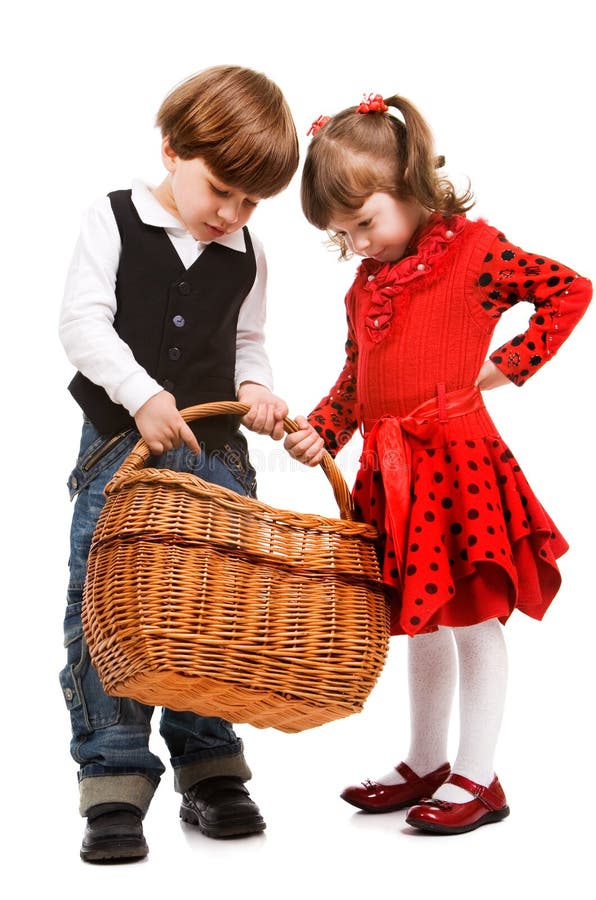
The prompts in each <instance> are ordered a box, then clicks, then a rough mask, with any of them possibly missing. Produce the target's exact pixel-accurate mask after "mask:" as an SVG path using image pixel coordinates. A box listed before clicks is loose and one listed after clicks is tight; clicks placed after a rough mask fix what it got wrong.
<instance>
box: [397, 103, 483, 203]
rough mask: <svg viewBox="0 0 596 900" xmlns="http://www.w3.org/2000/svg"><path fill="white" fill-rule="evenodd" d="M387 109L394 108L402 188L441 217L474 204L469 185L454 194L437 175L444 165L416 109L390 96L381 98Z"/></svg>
mask: <svg viewBox="0 0 596 900" xmlns="http://www.w3.org/2000/svg"><path fill="white" fill-rule="evenodd" d="M385 103H386V104H387V106H388V107H390V108H393V109H396V110H397V111H398V112H399V113H400V115H401V117H402V118H401V119H400V118H398V117H397V116H395V117H394V121H395V129H396V132H397V136H398V140H397V147H398V150H397V155H398V164H399V169H400V171H401V173H402V174H401V178H402V189H403V191H404V193H405V195H406V196H411V197H414V198H415V199H416V200H417V201H418V202H419V203H420V204H421V205H422V206H424V207H425V208H426V209H430V210H432V211H433V212H442V213H444V214H445V215H453V214H454V213H465V212H467V211H468V210H469V209H470V208H471V207H472V206H473V204H474V201H473V194H472V191H471V190H470V188H469V186H468V188H467V190H466V191H464V192H463V193H462V194H460V195H458V194H457V192H456V190H455V187H454V186H453V184H452V183H451V182H450V181H449V180H448V179H447V178H445V177H442V176H440V175H438V174H437V169H441V168H442V167H443V166H444V165H445V157H444V156H436V155H435V151H434V141H433V136H432V133H431V130H430V128H429V126H428V124H427V122H426V120H425V119H424V118H423V116H422V115H421V114H420V113H419V111H418V110H417V108H416V107H415V106H414V104H413V103H410V101H409V100H406V99H405V97H401V96H400V95H399V94H394V95H393V96H392V97H387V98H385Z"/></svg>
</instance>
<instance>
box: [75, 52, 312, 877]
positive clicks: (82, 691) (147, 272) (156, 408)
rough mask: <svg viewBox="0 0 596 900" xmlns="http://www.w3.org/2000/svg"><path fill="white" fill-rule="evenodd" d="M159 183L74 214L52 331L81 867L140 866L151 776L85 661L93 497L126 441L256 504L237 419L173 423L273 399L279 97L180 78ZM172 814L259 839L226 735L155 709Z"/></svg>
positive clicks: (137, 727)
mask: <svg viewBox="0 0 596 900" xmlns="http://www.w3.org/2000/svg"><path fill="white" fill-rule="evenodd" d="M157 125H158V126H159V128H160V130H161V134H162V159H163V162H164V165H165V168H166V172H167V174H166V177H165V179H164V181H163V182H162V183H161V184H160V185H158V186H157V187H156V188H154V189H152V188H150V187H149V186H148V185H146V184H144V183H142V182H134V183H133V187H132V190H131V191H115V192H113V193H111V194H109V195H108V197H107V198H105V199H102V200H100V201H99V202H97V203H96V204H95V205H94V206H93V207H91V209H90V210H89V211H88V213H87V214H86V216H85V217H84V220H83V225H82V230H81V234H80V237H79V241H78V244H77V247H76V250H75V253H74V257H73V261H72V263H71V267H70V270H69V273H68V277H67V283H66V289H65V297H64V302H63V307H62V312H61V319H60V337H61V340H62V343H63V345H64V348H65V350H66V353H67V355H68V358H69V359H70V361H71V362H72V363H73V365H74V366H76V368H77V369H78V372H77V374H76V375H75V377H74V379H73V381H72V382H71V384H70V391H71V393H72V395H73V396H74V398H75V399H76V400H77V402H78V403H79V405H80V406H81V408H82V410H83V412H84V424H83V433H82V438H81V446H80V451H79V457H78V460H77V465H76V467H75V469H74V470H73V472H72V473H71V476H70V479H69V488H70V492H71V497H74V496H76V497H77V500H76V504H75V509H74V514H73V521H72V527H71V553H70V562H69V565H70V582H69V589H68V604H67V611H66V617H65V644H66V647H67V649H68V660H67V665H66V667H65V668H64V669H63V670H62V672H61V674H60V679H61V684H62V689H63V693H64V697H65V700H66V703H67V706H68V708H69V710H70V714H71V725H72V741H71V754H72V756H73V758H74V759H75V761H76V762H77V763H78V764H79V788H80V812H81V814H82V815H83V816H85V817H86V818H87V825H86V829H85V834H84V837H83V844H82V847H81V856H82V858H83V859H84V860H86V861H88V862H98V861H102V862H104V861H109V860H126V859H139V858H142V857H144V856H146V855H147V852H148V848H147V844H146V842H145V838H144V835H143V827H142V819H143V817H144V815H145V813H146V812H147V809H148V807H149V804H150V801H151V798H152V796H153V793H154V791H155V789H156V788H157V785H158V783H159V780H160V777H161V775H162V774H163V772H164V771H165V769H164V766H163V764H162V762H161V760H160V759H159V758H158V757H157V756H156V755H155V754H153V753H152V752H150V750H149V747H148V741H149V733H150V720H151V714H152V712H153V710H152V708H150V707H147V706H144V705H142V704H140V703H137V702H136V701H134V700H130V699H126V698H117V697H110V696H108V695H107V694H106V693H105V692H104V691H103V688H102V686H101V683H100V681H99V678H98V676H97V673H96V672H95V671H94V669H93V666H92V665H91V663H90V661H89V658H88V650H87V648H86V645H85V640H84V636H83V632H82V625H81V600H82V590H83V585H84V581H85V571H86V563H87V556H88V552H89V547H90V542H91V538H92V535H93V531H94V528H95V525H96V523H97V519H98V517H99V514H100V512H101V508H102V506H103V503H104V495H103V489H104V487H105V485H106V483H107V482H108V481H109V479H110V478H111V476H112V475H113V473H114V472H115V471H116V469H117V468H118V467H119V465H120V463H121V462H122V460H123V459H124V458H125V457H126V455H127V454H128V453H129V452H130V450H131V448H132V446H134V444H135V442H136V441H137V440H138V438H139V435H140V436H141V437H143V438H144V440H145V441H146V442H147V444H148V446H149V448H150V450H151V452H152V453H153V454H154V456H155V457H157V459H156V461H155V465H157V466H163V467H167V468H169V469H173V470H178V471H189V472H194V473H195V474H197V475H199V476H200V477H202V478H204V479H206V480H208V481H211V482H213V483H216V484H220V485H223V486H225V487H228V488H231V489H233V490H235V491H237V492H238V493H242V494H250V495H254V491H255V479H254V470H253V469H252V466H251V465H250V462H249V459H248V452H247V446H246V441H245V439H244V437H243V436H242V435H241V433H240V432H239V430H238V424H239V423H238V421H237V419H236V418H235V417H229V416H219V417H213V418H208V419H202V420H199V421H198V422H196V423H192V425H190V426H189V425H188V424H186V423H185V422H184V420H183V419H182V417H181V416H180V413H179V409H182V408H184V407H186V406H190V405H193V404H197V403H204V402H208V401H213V400H235V399H238V400H239V401H240V402H242V403H245V404H247V405H249V406H250V410H249V412H248V413H247V414H246V416H245V417H244V418H243V420H242V421H243V423H244V424H245V425H246V426H247V427H249V428H251V429H252V430H254V431H257V432H259V433H266V434H271V435H272V437H274V438H275V439H279V438H281V437H282V435H283V419H284V417H285V415H286V414H287V407H286V404H285V403H284V402H283V400H281V399H280V398H278V397H276V396H275V395H274V394H273V393H272V392H271V388H272V379H271V370H270V366H269V362H268V359H267V356H266V353H265V350H264V346H263V341H264V335H263V325H264V319H265V281H266V265H265V257H264V254H263V250H262V247H261V245H260V243H259V242H258V241H257V240H256V239H255V238H254V236H252V235H251V234H250V233H249V231H248V229H247V228H246V223H247V222H248V220H249V219H250V216H251V215H252V212H253V211H254V209H255V207H256V205H257V203H258V202H259V200H261V199H262V198H265V197H270V196H273V195H274V194H276V193H278V192H279V191H281V190H283V189H284V188H285V187H286V186H287V185H288V183H289V181H290V180H291V178H292V176H293V174H294V173H295V171H296V168H297V166H298V142H297V137H296V131H295V127H294V123H293V121H292V117H291V114H290V112H289V109H288V107H287V104H286V102H285V100H284V98H283V95H282V94H281V91H280V90H279V88H278V87H277V86H276V85H275V84H273V83H272V82H271V81H270V80H269V79H268V78H266V76H264V75H262V74H260V73H257V72H254V71H252V70H250V69H244V68H241V67H238V66H217V67H213V68H211V69H207V70H205V71H204V72H202V73H199V74H198V75H195V76H193V77H191V78H189V79H188V80H187V81H185V82H183V83H182V84H181V85H179V86H178V87H176V88H175V89H174V90H173V91H172V92H171V93H170V94H169V95H168V97H166V99H165V100H164V102H163V104H162V106H161V108H160V110H159V112H158V115H157ZM160 733H161V735H162V736H163V738H164V740H165V742H166V744H167V747H168V750H169V752H170V757H171V763H172V766H173V769H174V776H175V787H176V790H177V791H178V792H180V793H181V794H182V805H181V810H180V816H181V817H182V818H183V819H184V820H185V821H187V822H190V823H192V824H194V825H197V826H198V827H199V828H200V829H201V831H203V832H204V833H205V834H207V835H208V836H210V837H227V836H231V835H244V834H251V833H256V832H260V831H262V830H263V829H264V828H265V822H264V820H263V819H262V817H261V815H260V812H259V809H258V807H257V806H256V804H255V803H254V801H253V800H252V799H251V797H250V795H249V794H248V791H247V789H246V787H245V784H244V783H245V781H247V780H248V779H249V778H250V777H251V772H250V769H249V768H248V765H247V763H246V761H245V759H244V755H243V746H242V742H241V741H240V739H239V738H238V737H237V736H236V734H235V733H234V730H233V728H232V726H231V724H230V723H228V722H226V721H224V720H222V719H219V718H214V717H202V716H197V715H195V714H194V713H189V712H176V711H173V710H168V709H164V710H163V711H162V716H161V723H160Z"/></svg>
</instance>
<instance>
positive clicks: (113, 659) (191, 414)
mask: <svg viewBox="0 0 596 900" xmlns="http://www.w3.org/2000/svg"><path fill="white" fill-rule="evenodd" d="M247 410H248V407H247V406H244V405H242V404H239V403H210V404H204V405H202V406H194V407H190V408H189V409H187V410H184V412H183V416H184V418H185V419H186V421H192V420H193V419H196V418H201V417H203V416H208V415H216V414H221V413H234V414H239V415H241V414H243V413H245V412H246V411H247ZM296 429H297V426H296V424H295V423H294V422H293V421H292V420H291V419H286V420H285V430H286V431H287V432H291V431H295V430H296ZM148 457H149V449H148V447H147V445H146V444H145V442H144V441H142V440H141V441H139V442H138V443H137V445H136V446H135V447H134V449H133V450H132V452H131V453H130V454H129V456H128V457H127V458H126V459H125V460H124V462H123V464H122V465H121V466H120V468H119V469H118V471H117V472H116V473H115V475H114V477H113V478H112V480H111V481H110V483H109V484H108V485H107V487H106V496H107V500H106V503H105V506H104V508H103V510H102V513H101V516H100V519H99V522H98V524H97V528H96V531H95V535H94V538H93V543H92V546H91V551H90V555H89V562H88V569H87V580H86V584H85V592H84V606H83V625H84V629H85V636H86V639H87V642H88V645H89V650H90V653H91V659H92V661H93V663H94V665H95V667H96V669H97V671H98V673H99V676H100V678H101V681H102V683H103V685H104V688H105V690H106V691H107V692H108V693H109V694H113V695H117V696H125V697H132V698H134V699H136V700H138V701H140V702H142V703H147V704H149V705H156V706H166V707H169V708H170V709H177V710H190V711H193V712H196V713H199V714H202V715H215V716H221V717H222V718H225V719H228V720H229V721H231V722H248V723H250V724H252V725H254V726H257V727H260V728H264V727H273V728H277V729H279V730H281V731H285V732H297V731H302V730H303V729H306V728H311V727H313V726H315V725H321V724H323V723H325V722H329V721H332V720H334V719H339V718H342V717H343V716H348V715H351V714H352V713H355V712H359V711H360V710H361V709H362V706H363V704H364V701H365V700H366V698H367V697H368V695H369V693H370V691H371V690H372V688H373V686H374V684H375V682H376V681H377V678H378V676H379V674H380V672H381V669H382V667H383V664H384V661H385V657H386V653H387V649H388V640H389V616H388V605H387V601H386V598H385V594H384V590H383V587H382V583H381V578H380V571H379V566H378V562H377V555H376V551H375V539H376V532H375V530H374V529H373V528H371V527H370V526H368V525H364V524H362V523H358V522H355V521H353V510H352V502H351V497H350V492H349V490H348V487H347V485H346V482H345V480H344V479H343V477H342V475H341V473H340V472H339V470H338V469H337V467H336V466H335V463H334V462H333V460H332V459H331V457H329V456H328V455H326V456H325V459H324V460H323V463H322V467H323V469H324V471H325V474H326V475H327V478H328V479H329V481H330V483H331V486H332V488H333V492H334V495H335V499H336V502H337V503H338V506H339V510H340V515H341V518H340V519H332V518H325V517H323V516H319V515H310V514H301V513H297V512H289V511H286V510H280V509H275V508H273V507H270V506H267V505H266V504H264V503H261V502H260V501H258V500H255V499H252V498H248V497H244V496H241V495H239V494H235V493H234V492H233V491H230V490H228V489H226V488H222V487H218V486H215V485H213V484H210V483H208V482H206V481H203V480H202V479H200V478H198V477H196V476H195V475H191V474H188V473H180V472H172V471H169V470H168V469H154V468H145V463H146V461H147V459H148Z"/></svg>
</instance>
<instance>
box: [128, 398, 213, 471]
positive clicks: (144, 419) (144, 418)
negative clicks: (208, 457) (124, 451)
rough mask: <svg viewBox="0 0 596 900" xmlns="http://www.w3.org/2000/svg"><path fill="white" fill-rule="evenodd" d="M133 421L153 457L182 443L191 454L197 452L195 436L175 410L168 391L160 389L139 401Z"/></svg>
mask: <svg viewBox="0 0 596 900" xmlns="http://www.w3.org/2000/svg"><path fill="white" fill-rule="evenodd" d="M135 422H136V425H137V428H138V429H139V432H140V435H141V437H142V438H143V439H144V441H145V442H146V443H147V444H148V446H149V449H150V450H151V453H153V455H154V456H160V455H161V454H162V453H165V452H166V450H172V449H174V448H175V447H180V446H182V444H186V446H187V447H188V448H189V449H190V450H192V452H193V453H197V454H198V453H200V452H201V451H200V448H199V444H198V442H197V439H196V437H195V436H194V434H193V433H192V431H191V430H190V428H189V427H188V424H187V423H186V422H185V421H184V419H183V418H182V416H181V415H180V413H179V411H178V408H177V406H176V400H175V399H174V396H173V394H170V393H169V392H168V391H160V392H159V394H155V395H154V396H153V397H150V398H149V400H147V402H146V403H143V405H142V406H141V408H140V409H138V410H137V414H136V415H135Z"/></svg>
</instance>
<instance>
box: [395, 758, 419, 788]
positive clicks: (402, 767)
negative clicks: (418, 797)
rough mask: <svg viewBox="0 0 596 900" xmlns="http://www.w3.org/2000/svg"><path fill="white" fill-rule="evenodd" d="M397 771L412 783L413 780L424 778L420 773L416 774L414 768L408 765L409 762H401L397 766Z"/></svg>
mask: <svg viewBox="0 0 596 900" xmlns="http://www.w3.org/2000/svg"><path fill="white" fill-rule="evenodd" d="M395 771H396V772H399V774H400V775H401V777H402V778H403V779H404V780H405V781H406V782H407V783H408V784H412V782H416V781H422V780H423V779H422V778H420V776H419V775H416V772H415V771H414V770H413V769H410V767H409V766H408V765H407V763H405V762H400V764H399V765H398V766H396V767H395Z"/></svg>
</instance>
